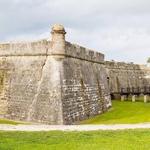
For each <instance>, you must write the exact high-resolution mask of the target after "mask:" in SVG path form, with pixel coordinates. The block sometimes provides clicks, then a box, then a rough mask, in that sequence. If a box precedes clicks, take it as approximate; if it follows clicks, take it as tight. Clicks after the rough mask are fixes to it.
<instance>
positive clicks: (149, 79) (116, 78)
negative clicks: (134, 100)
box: [105, 61, 150, 99]
mask: <svg viewBox="0 0 150 150" xmlns="http://www.w3.org/2000/svg"><path fill="white" fill-rule="evenodd" d="M105 67H106V70H107V82H108V84H109V88H110V93H111V94H112V97H113V98H115V99H116V98H120V94H119V93H120V90H121V88H132V87H134V88H138V87H139V88H143V87H145V86H150V67H147V66H146V65H138V64H133V63H124V62H115V61H105Z"/></svg>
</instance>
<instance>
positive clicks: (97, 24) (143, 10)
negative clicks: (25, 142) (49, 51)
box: [0, 0, 150, 64]
mask: <svg viewBox="0 0 150 150" xmlns="http://www.w3.org/2000/svg"><path fill="white" fill-rule="evenodd" d="M149 7H150V1H149V0H0V41H1V42H6V41H23V40H39V39H43V38H44V39H45V38H50V31H51V27H52V25H53V24H62V25H64V26H65V29H66V32H67V35H66V39H67V41H70V42H72V43H76V44H79V45H82V46H85V47H87V48H90V49H93V50H97V51H99V52H102V53H104V54H105V59H106V60H116V61H124V62H134V63H142V64H144V63H146V61H147V59H148V57H150V9H149Z"/></svg>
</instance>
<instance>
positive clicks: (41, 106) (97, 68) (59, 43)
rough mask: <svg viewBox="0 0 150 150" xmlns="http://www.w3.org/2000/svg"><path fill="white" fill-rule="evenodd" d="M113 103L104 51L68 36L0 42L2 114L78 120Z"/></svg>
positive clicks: (59, 32)
mask: <svg viewBox="0 0 150 150" xmlns="http://www.w3.org/2000/svg"><path fill="white" fill-rule="evenodd" d="M110 106H111V100H110V92H109V87H108V83H107V74H106V69H105V65H104V55H103V54H101V53H98V52H94V51H91V50H88V49H86V48H84V47H80V46H77V45H73V44H71V43H69V42H66V41H65V30H64V28H63V27H62V26H61V25H55V26H54V27H53V28H52V40H51V41H47V40H42V41H37V42H26V43H6V44H0V116H1V117H3V118H9V119H13V120H23V121H31V122H40V123H47V124H73V123H74V122H76V121H80V120H83V119H87V118H89V117H91V116H94V115H97V114H100V113H103V112H105V111H107V110H108V108H109V107H110Z"/></svg>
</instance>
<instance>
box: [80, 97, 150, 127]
mask: <svg viewBox="0 0 150 150" xmlns="http://www.w3.org/2000/svg"><path fill="white" fill-rule="evenodd" d="M112 105H113V106H112V108H110V110H109V111H108V112H106V113H104V114H101V115H98V116H96V117H93V118H91V119H88V120H85V121H82V122H81V124H128V123H131V124H132V123H143V122H150V103H144V102H141V101H139V102H131V101H124V102H121V101H117V100H115V101H112Z"/></svg>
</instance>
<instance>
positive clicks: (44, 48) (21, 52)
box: [0, 24, 104, 63]
mask: <svg viewBox="0 0 150 150" xmlns="http://www.w3.org/2000/svg"><path fill="white" fill-rule="evenodd" d="M65 34H66V31H65V28H64V27H63V26H62V25H59V24H56V25H54V26H53V27H52V31H51V41H48V40H46V39H44V40H40V41H34V42H19V43H3V44H0V57H2V56H38V55H39V56H42V55H43V56H45V55H46V56H48V55H55V56H57V57H59V56H60V57H62V56H63V57H71V58H76V59H82V60H85V61H91V62H95V63H104V54H102V53H99V52H96V51H94V50H90V49H87V48H85V47H82V46H79V45H76V44H71V43H70V42H67V41H66V40H65Z"/></svg>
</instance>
